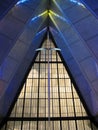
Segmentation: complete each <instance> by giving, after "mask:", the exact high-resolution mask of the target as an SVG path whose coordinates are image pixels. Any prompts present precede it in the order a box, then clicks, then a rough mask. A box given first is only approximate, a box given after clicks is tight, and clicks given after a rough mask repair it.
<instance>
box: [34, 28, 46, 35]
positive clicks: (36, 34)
mask: <svg viewBox="0 0 98 130" xmlns="http://www.w3.org/2000/svg"><path fill="white" fill-rule="evenodd" d="M46 29H47V27H45V28H43V29H42V30H41V31H39V32H38V33H36V36H37V35H39V34H41V33H42V32H43V31H45V30H46Z"/></svg>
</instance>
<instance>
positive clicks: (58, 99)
mask: <svg viewBox="0 0 98 130" xmlns="http://www.w3.org/2000/svg"><path fill="white" fill-rule="evenodd" d="M56 62H57V82H58V100H59V114H60V130H62V121H61V103H60V88H59V87H60V84H59V70H58V53H57V52H56Z"/></svg>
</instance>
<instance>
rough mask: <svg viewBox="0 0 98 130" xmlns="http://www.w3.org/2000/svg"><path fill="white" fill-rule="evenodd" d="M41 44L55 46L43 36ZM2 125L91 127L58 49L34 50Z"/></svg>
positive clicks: (40, 129) (60, 129)
mask: <svg viewBox="0 0 98 130" xmlns="http://www.w3.org/2000/svg"><path fill="white" fill-rule="evenodd" d="M42 48H55V45H54V44H53V42H52V40H51V39H46V40H45V41H44V43H43V45H42ZM5 128H6V129H12V128H13V129H15V130H20V129H21V130H24V129H29V130H69V129H70V130H77V129H79V130H80V129H81V130H85V129H89V130H92V124H91V122H90V120H89V118H88V116H87V114H86V112H85V109H84V107H83V105H82V103H81V101H80V99H79V96H78V95H77V93H76V91H75V89H74V85H73V83H72V82H71V79H70V78H69V75H68V73H67V71H66V69H65V66H64V65H63V62H62V60H61V58H60V56H59V54H58V51H56V50H53V51H51V50H48V49H46V50H45V51H42V50H41V51H40V50H39V51H38V56H37V57H36V59H35V62H34V64H33V66H32V68H31V70H30V73H29V75H28V77H27V79H26V82H25V84H24V86H23V89H22V91H21V93H20V95H19V97H18V99H17V102H16V104H15V106H14V109H13V111H12V113H11V115H10V117H9V120H8V122H7V123H6V125H5Z"/></svg>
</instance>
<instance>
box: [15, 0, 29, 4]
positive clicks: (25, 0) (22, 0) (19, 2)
mask: <svg viewBox="0 0 98 130" xmlns="http://www.w3.org/2000/svg"><path fill="white" fill-rule="evenodd" d="M27 1H29V0H20V1H18V2H17V3H16V5H20V4H23V3H25V2H27Z"/></svg>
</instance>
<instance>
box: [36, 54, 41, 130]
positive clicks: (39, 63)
mask: <svg viewBox="0 0 98 130" xmlns="http://www.w3.org/2000/svg"><path fill="white" fill-rule="evenodd" d="M40 60H41V52H39V68H38V98H37V130H38V128H39V126H38V125H39V121H38V118H39V90H40Z"/></svg>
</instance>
